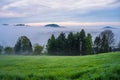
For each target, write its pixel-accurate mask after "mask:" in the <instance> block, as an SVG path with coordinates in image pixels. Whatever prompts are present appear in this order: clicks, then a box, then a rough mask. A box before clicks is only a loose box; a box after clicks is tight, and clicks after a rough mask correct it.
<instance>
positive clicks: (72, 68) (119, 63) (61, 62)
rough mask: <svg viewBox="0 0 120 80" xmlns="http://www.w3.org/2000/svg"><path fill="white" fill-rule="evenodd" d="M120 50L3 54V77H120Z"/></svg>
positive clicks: (27, 79) (80, 79)
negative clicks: (73, 53) (87, 52)
mask: <svg viewBox="0 0 120 80" xmlns="http://www.w3.org/2000/svg"><path fill="white" fill-rule="evenodd" d="M119 79H120V52H115V53H104V54H96V55H88V56H22V55H21V56H15V55H12V56H7V55H1V56H0V80H119Z"/></svg>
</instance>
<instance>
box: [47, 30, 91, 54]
mask: <svg viewBox="0 0 120 80" xmlns="http://www.w3.org/2000/svg"><path fill="white" fill-rule="evenodd" d="M92 44H93V43H92V36H91V34H89V33H88V34H87V35H86V33H85V31H84V30H83V29H82V30H81V31H80V32H77V33H72V32H70V33H69V34H68V36H67V37H66V35H65V33H61V34H60V35H59V36H58V37H57V38H55V36H54V35H52V36H51V38H50V39H49V40H48V43H47V51H48V54H50V55H86V54H92V53H93V47H92Z"/></svg>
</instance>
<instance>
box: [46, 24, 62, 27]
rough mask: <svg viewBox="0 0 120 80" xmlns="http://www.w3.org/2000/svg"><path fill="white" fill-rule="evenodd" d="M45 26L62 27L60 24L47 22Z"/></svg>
mask: <svg viewBox="0 0 120 80" xmlns="http://www.w3.org/2000/svg"><path fill="white" fill-rule="evenodd" d="M45 27H60V26H59V25H58V24H47V25H45Z"/></svg>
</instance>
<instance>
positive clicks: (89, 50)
mask: <svg viewBox="0 0 120 80" xmlns="http://www.w3.org/2000/svg"><path fill="white" fill-rule="evenodd" d="M92 45H93V43H92V36H91V34H89V33H88V34H87V37H86V54H92V53H93V47H92Z"/></svg>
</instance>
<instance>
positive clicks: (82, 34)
mask: <svg viewBox="0 0 120 80" xmlns="http://www.w3.org/2000/svg"><path fill="white" fill-rule="evenodd" d="M85 52H86V34H85V31H84V29H82V30H81V32H80V55H85Z"/></svg>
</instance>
